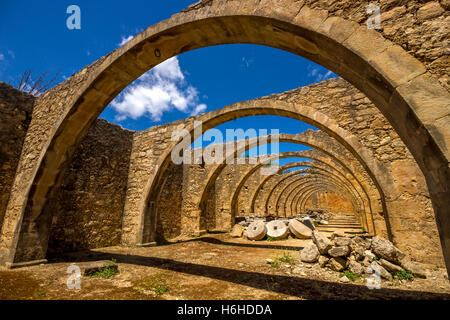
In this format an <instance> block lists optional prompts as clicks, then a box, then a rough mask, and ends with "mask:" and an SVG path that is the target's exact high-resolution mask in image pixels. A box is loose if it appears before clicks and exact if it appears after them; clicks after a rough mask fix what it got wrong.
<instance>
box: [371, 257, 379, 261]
mask: <svg viewBox="0 0 450 320" xmlns="http://www.w3.org/2000/svg"><path fill="white" fill-rule="evenodd" d="M378 260H380V258H378V257H377V256H375V257H373V259H372V262H374V261H378Z"/></svg>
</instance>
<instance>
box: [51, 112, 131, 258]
mask: <svg viewBox="0 0 450 320" xmlns="http://www.w3.org/2000/svg"><path fill="white" fill-rule="evenodd" d="M132 137H133V132H131V131H128V130H124V129H122V128H121V127H119V126H117V125H114V124H110V123H108V122H107V121H105V120H102V119H99V120H97V121H96V122H95V123H94V125H93V126H92V127H91V129H90V130H89V132H88V134H87V135H86V136H85V138H84V139H83V141H82V143H81V145H80V146H79V147H78V148H77V150H76V151H75V156H74V158H73V159H72V162H71V164H70V167H69V169H68V171H67V172H66V174H65V176H64V178H63V182H62V185H61V187H60V189H59V191H58V193H57V195H56V197H55V198H54V199H51V201H52V202H53V203H54V205H53V206H51V207H52V209H51V210H53V220H52V224H51V229H50V241H49V249H48V250H49V253H56V252H64V251H79V250H83V249H92V248H100V247H107V246H114V245H119V244H120V236H121V229H122V218H123V208H124V203H125V193H126V188H127V181H128V170H129V161H130V154H131V144H132Z"/></svg>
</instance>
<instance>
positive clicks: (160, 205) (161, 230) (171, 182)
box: [156, 165, 184, 240]
mask: <svg viewBox="0 0 450 320" xmlns="http://www.w3.org/2000/svg"><path fill="white" fill-rule="evenodd" d="M183 167H184V166H183V165H174V166H173V167H172V169H171V170H169V171H168V172H167V173H166V177H164V180H165V182H164V184H163V186H162V188H161V192H160V194H159V197H158V202H157V204H156V206H157V211H156V212H157V216H158V217H157V221H158V222H157V227H156V236H157V240H168V239H172V238H175V237H177V236H179V235H180V234H181V213H182V201H183V193H182V187H181V186H182V184H183Z"/></svg>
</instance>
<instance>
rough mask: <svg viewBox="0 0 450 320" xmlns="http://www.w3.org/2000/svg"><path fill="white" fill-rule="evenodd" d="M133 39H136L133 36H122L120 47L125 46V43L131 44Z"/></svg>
mask: <svg viewBox="0 0 450 320" xmlns="http://www.w3.org/2000/svg"><path fill="white" fill-rule="evenodd" d="M133 38H134V37H133V36H128V37H124V36H122V41H120V43H119V47H121V46H123V45H124V44H125V43H127V42H129V41H130V40H131V39H133Z"/></svg>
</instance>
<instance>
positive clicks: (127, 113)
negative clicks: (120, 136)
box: [111, 57, 207, 121]
mask: <svg viewBox="0 0 450 320" xmlns="http://www.w3.org/2000/svg"><path fill="white" fill-rule="evenodd" d="M198 96H199V92H198V90H197V89H196V88H195V87H193V86H191V85H189V84H187V83H186V81H185V76H184V74H183V72H182V71H181V68H180V64H179V61H178V58H177V57H173V58H171V59H169V60H167V61H165V62H163V63H161V64H159V65H158V66H156V67H155V68H153V69H152V70H150V71H149V72H147V73H145V74H144V75H142V76H141V77H140V78H139V79H137V80H136V81H135V82H134V83H133V84H131V85H130V86H129V87H128V88H127V89H125V90H124V91H123V92H122V93H121V94H120V95H119V96H118V97H117V98H116V99H115V100H114V101H113V102H112V103H111V106H112V108H113V109H114V110H115V111H116V112H117V116H116V120H117V121H123V120H125V119H127V118H131V119H138V118H140V117H142V116H150V118H151V119H152V120H154V121H160V120H161V118H162V116H163V114H164V112H170V111H172V110H174V109H176V110H178V111H181V112H184V113H190V114H191V115H196V114H199V113H201V112H203V111H205V110H206V108H207V106H206V105H205V104H198V100H199V98H198Z"/></svg>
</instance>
